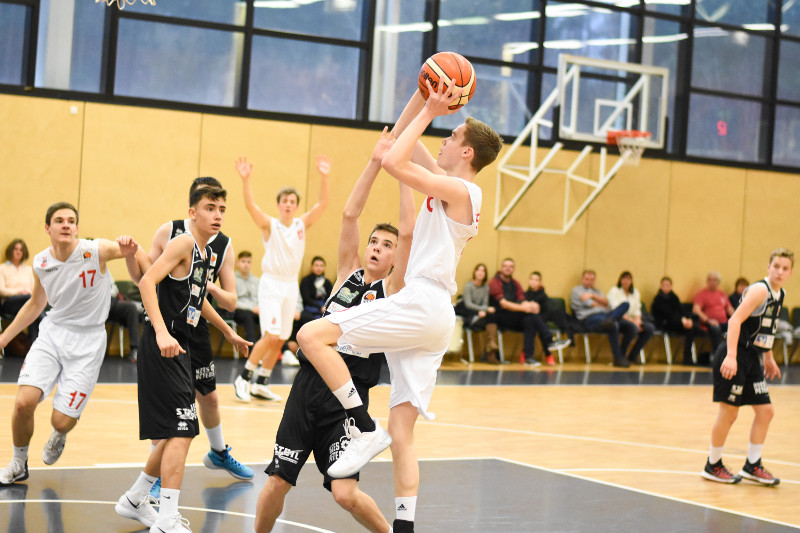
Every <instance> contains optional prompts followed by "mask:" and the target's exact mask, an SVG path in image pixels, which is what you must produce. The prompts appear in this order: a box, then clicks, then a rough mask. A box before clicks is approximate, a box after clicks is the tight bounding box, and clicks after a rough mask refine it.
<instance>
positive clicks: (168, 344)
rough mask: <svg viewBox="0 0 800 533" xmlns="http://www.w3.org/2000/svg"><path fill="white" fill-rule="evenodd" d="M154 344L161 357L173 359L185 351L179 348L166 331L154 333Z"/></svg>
mask: <svg viewBox="0 0 800 533" xmlns="http://www.w3.org/2000/svg"><path fill="white" fill-rule="evenodd" d="M156 344H158V349H159V350H161V357H175V356H176V355H180V354H182V353H186V350H184V349H183V348H181V345H180V343H179V342H178V341H176V340H175V338H174V337H173V336H172V335H170V334H169V332H167V331H162V332H159V333H156Z"/></svg>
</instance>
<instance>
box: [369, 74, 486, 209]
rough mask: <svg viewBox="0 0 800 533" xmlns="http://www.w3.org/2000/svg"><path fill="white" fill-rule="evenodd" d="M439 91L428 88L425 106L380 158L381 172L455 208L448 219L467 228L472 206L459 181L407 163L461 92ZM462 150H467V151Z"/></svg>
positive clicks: (410, 162) (459, 89) (409, 162)
mask: <svg viewBox="0 0 800 533" xmlns="http://www.w3.org/2000/svg"><path fill="white" fill-rule="evenodd" d="M439 89H440V91H439V92H435V91H433V89H432V88H429V90H430V95H429V96H428V100H427V102H426V103H425V106H424V107H423V108H422V110H421V111H420V112H419V114H417V116H415V117H414V118H413V119H412V121H411V123H410V124H409V125H408V127H407V128H406V129H405V130H404V131H403V132H402V133H401V134H400V136H399V137H398V138H397V142H395V143H394V146H392V148H391V149H390V150H389V151H388V152H387V154H386V156H385V157H384V158H383V168H384V169H386V171H387V172H389V174H391V175H392V176H393V177H395V178H396V179H398V180H400V181H402V182H403V183H405V184H406V185H408V186H409V187H411V188H412V189H414V190H417V191H419V192H421V193H423V194H426V195H427V196H432V197H433V198H437V199H439V200H442V201H443V202H446V203H447V204H448V205H450V206H457V207H456V210H455V211H452V212H448V216H450V217H451V218H452V219H453V220H456V221H458V222H461V223H463V224H469V223H471V222H472V216H473V215H472V204H471V201H470V197H469V192H468V191H467V188H466V186H464V184H463V183H462V182H461V180H459V179H457V178H454V177H451V176H445V175H439V174H435V173H433V172H431V171H430V170H428V169H426V168H424V167H422V166H420V165H418V164H416V163H414V162H412V160H411V157H412V155H413V153H414V149H415V147H416V146H417V141H418V140H419V138H420V137H421V136H422V134H423V133H424V132H425V129H426V128H427V127H428V125H429V124H430V123H431V122H432V121H433V119H434V118H436V117H437V116H441V115H449V114H452V113H453V112H454V111H453V110H451V109H449V108H448V106H449V105H451V104H452V103H453V102H455V101H456V99H457V98H458V97H459V96H460V94H461V91H462V90H463V89H461V88H456V89H455V90H454V91H452V92H449V89H447V88H446V87H445V84H443V83H442V84H440V85H439ZM451 139H452V137H451ZM465 149H470V150H471V148H465ZM451 210H452V208H451Z"/></svg>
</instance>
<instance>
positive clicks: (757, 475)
mask: <svg viewBox="0 0 800 533" xmlns="http://www.w3.org/2000/svg"><path fill="white" fill-rule="evenodd" d="M739 475H740V476H742V477H743V478H747V479H749V480H750V481H755V482H757V483H761V484H762V485H769V486H772V487H774V486H776V485H778V483H780V482H781V480H780V479H778V478H776V477H775V476H773V475H772V474H770V472H769V470H767V469H766V468H764V467H763V466H761V459H759V460H758V462H756V463H751V462H750V461H749V460H748V461H745V463H744V466H743V467H742V470H741V472H739Z"/></svg>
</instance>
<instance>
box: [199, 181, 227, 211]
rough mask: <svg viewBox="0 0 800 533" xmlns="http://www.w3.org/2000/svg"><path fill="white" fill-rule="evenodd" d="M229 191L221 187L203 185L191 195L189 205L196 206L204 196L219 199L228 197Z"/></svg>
mask: <svg viewBox="0 0 800 533" xmlns="http://www.w3.org/2000/svg"><path fill="white" fill-rule="evenodd" d="M227 197H228V192H227V191H226V190H225V189H222V188H220V187H213V186H209V185H203V186H202V187H198V188H196V189H195V190H194V191H192V193H191V194H190V195H189V207H194V206H196V205H197V204H198V203H200V200H202V199H203V198H208V199H209V200H219V199H220V198H222V199H223V200H225V199H227Z"/></svg>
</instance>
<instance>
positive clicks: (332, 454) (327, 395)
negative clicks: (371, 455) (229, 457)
mask: <svg viewBox="0 0 800 533" xmlns="http://www.w3.org/2000/svg"><path fill="white" fill-rule="evenodd" d="M392 142H393V140H392V137H391V136H389V135H387V134H386V130H384V132H383V134H382V135H381V138H380V140H379V141H378V143H377V145H376V146H375V149H374V150H373V154H372V158H371V159H370V161H369V163H368V164H367V166H366V168H365V169H364V171H363V172H362V174H361V176H360V177H359V179H358V181H356V184H355V185H354V187H353V190H352V192H351V193H350V197H349V198H348V200H347V203H346V204H345V207H344V210H343V212H342V229H341V233H340V238H339V257H338V270H337V276H336V283H335V285H334V288H333V292H332V293H331V296H330V298H329V299H328V301H327V303H326V305H325V315H328V314H331V313H335V312H337V311H341V310H343V309H348V308H351V307H354V306H356V305H361V304H363V305H369V302H371V301H374V300H376V299H378V298H383V297H384V296H388V295H389V294H394V293H395V292H397V291H399V290H400V288H402V287H403V277H404V276H405V270H406V266H407V263H408V252H409V250H410V248H411V233H412V230H413V226H414V215H415V209H414V198H413V195H412V192H411V189H409V188H408V187H407V186H405V185H403V184H401V185H400V188H401V191H400V223H399V226H400V230H399V232H398V230H397V229H396V228H395V227H394V226H392V225H390V224H378V225H377V226H375V228H374V229H373V230H372V233H371V234H370V237H369V243H368V244H367V249H366V251H365V253H364V261H363V266H362V262H361V258H360V257H359V254H358V244H359V243H358V241H359V235H360V234H359V229H358V217H359V216H360V215H361V212H362V211H363V209H364V204H365V203H366V200H367V197H368V196H369V191H370V189H371V187H372V184H373V182H374V181H375V178H376V176H377V175H378V171H379V170H380V169H381V159H382V157H383V154H384V153H385V152H386V150H388V148H389V147H390V146H391V144H392ZM393 266H394V269H392V267H393ZM390 271H391V274H389V272H390ZM337 350H339V353H340V354H341V355H342V357H343V358H344V361H345V363H346V364H347V367H348V369H349V370H350V374H351V376H352V378H353V383H354V384H355V386H356V388H357V389H358V392H359V394H360V395H361V397H362V398H365V400H364V401H365V404H366V403H367V402H368V401H369V389H370V388H371V387H374V386H375V385H377V384H378V381H379V379H380V371H381V366H382V364H383V360H384V355H383V354H372V355H370V356H369V357H367V358H364V357H356V356H353V355H349V354H348V353H347V348H346V347H341V346H340V347H337ZM298 358H299V359H300V370H299V371H298V372H297V375H296V376H295V379H294V383H293V385H292V388H291V391H290V392H289V397H288V398H287V399H286V407H285V409H284V414H283V418H282V419H281V423H280V426H279V427H278V434H277V436H276V438H275V452H274V457H273V459H272V461H271V462H270V464H269V466H268V467H267V469H266V473H267V474H269V478H268V479H267V483H266V484H265V485H264V488H263V489H262V491H261V494H260V495H259V498H258V505H257V508H256V522H255V527H256V531H257V532H258V533H265V532H267V531H272V528H273V526H274V525H275V520H276V519H277V518H278V515H280V513H281V511H282V510H283V502H284V499H285V497H286V494H287V493H288V492H289V490H290V489H291V488H292V486H294V485H295V484H296V483H297V477H298V475H299V474H300V469H301V468H302V467H303V465H304V464H305V462H306V460H307V459H308V457H309V454H310V453H311V452H312V451H313V452H314V459H315V461H316V463H317V468H318V469H319V471H320V472H322V475H323V485H324V487H325V488H326V489H328V490H330V491H331V492H332V493H333V497H334V499H335V500H336V503H338V504H339V505H341V506H342V507H343V508H344V509H346V510H347V511H349V512H350V514H352V515H353V518H355V519H356V521H358V522H359V523H360V524H361V525H363V526H364V527H366V528H367V529H369V530H370V531H373V532H376V533H386V532H387V531H389V530H390V527H389V523H388V522H387V521H386V519H385V518H384V516H383V514H381V512H380V510H379V509H378V506H377V505H376V504H375V501H374V500H373V499H372V498H371V497H370V496H369V495H367V494H365V493H364V492H362V491H361V490H359V488H358V474H355V475H353V476H350V477H349V478H345V479H332V478H331V477H329V476H328V474H327V471H328V468H329V467H330V465H331V464H333V462H334V461H336V459H337V458H338V457H339V454H340V453H341V452H342V451H343V450H344V448H345V447H346V445H347V441H348V437H347V434H348V424H349V422H348V421H347V420H346V414H345V411H344V409H343V408H342V405H341V403H340V402H339V401H338V400H337V399H336V397H335V396H334V395H333V393H332V392H331V391H330V389H329V388H328V386H327V385H326V384H325V382H324V381H323V380H322V378H321V377H320V375H319V373H317V371H316V370H315V369H314V367H313V366H312V365H311V364H310V363H309V362H308V360H307V359H306V358H305V356H304V355H303V353H302V351H300V352H298Z"/></svg>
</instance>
